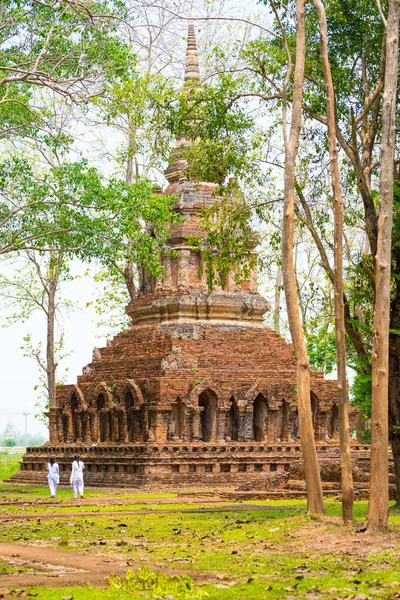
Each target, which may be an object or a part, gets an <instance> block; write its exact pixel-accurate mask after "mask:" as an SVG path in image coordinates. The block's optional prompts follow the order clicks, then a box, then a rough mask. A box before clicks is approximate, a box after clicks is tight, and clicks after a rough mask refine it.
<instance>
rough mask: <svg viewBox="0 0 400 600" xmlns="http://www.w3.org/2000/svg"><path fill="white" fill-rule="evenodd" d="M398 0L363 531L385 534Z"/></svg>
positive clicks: (388, 91) (390, 24)
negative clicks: (369, 450)
mask: <svg viewBox="0 0 400 600" xmlns="http://www.w3.org/2000/svg"><path fill="white" fill-rule="evenodd" d="M399 12H400V0H390V1H389V14H388V20H387V26H386V70H385V87H384V93H383V104H382V143H381V176H380V211H379V221H378V244H377V252H376V283H375V312H374V337H373V348H372V418H371V479H370V491H369V507H368V532H369V533H376V532H378V531H386V530H387V528H388V510H389V477H388V441H389V440H388V395H389V323H390V272H391V268H390V267H391V258H392V222H393V174H394V149H395V139H396V121H395V118H396V92H397V74H398V41H399Z"/></svg>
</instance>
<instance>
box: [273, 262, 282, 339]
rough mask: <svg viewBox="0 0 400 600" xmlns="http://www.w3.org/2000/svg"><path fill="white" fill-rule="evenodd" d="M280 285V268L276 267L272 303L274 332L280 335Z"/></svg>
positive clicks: (279, 266)
mask: <svg viewBox="0 0 400 600" xmlns="http://www.w3.org/2000/svg"><path fill="white" fill-rule="evenodd" d="M281 285H282V266H281V265H278V272H277V274H276V282H275V303H274V330H275V331H276V332H277V333H280V329H281V327H280V320H281Z"/></svg>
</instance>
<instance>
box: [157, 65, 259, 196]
mask: <svg viewBox="0 0 400 600" xmlns="http://www.w3.org/2000/svg"><path fill="white" fill-rule="evenodd" d="M241 87H242V81H241V80H239V81H238V80H235V79H234V78H233V77H232V76H230V75H229V74H224V75H221V76H220V77H219V78H218V79H217V81H216V82H215V84H214V85H212V86H211V85H206V84H203V85H201V86H200V85H196V84H194V83H193V81H191V82H188V83H187V84H186V85H185V86H184V88H183V90H182V91H181V93H180V94H179V96H178V101H177V102H176V103H170V104H169V105H168V106H167V107H166V108H167V119H166V125H167V127H168V128H169V129H170V131H171V132H172V134H173V135H174V136H176V137H178V138H181V139H183V140H184V142H183V143H182V144H181V145H180V146H179V148H178V149H177V150H176V151H175V156H176V157H177V158H178V157H179V158H180V159H184V160H185V161H186V168H185V172H186V175H187V176H188V177H190V178H191V179H194V180H200V181H208V182H212V183H218V184H220V185H222V184H224V183H225V182H226V179H227V177H229V176H230V177H237V178H239V179H241V181H245V182H247V183H249V184H250V183H251V184H254V183H256V182H258V183H261V182H262V181H263V180H264V178H263V174H262V172H261V171H260V168H259V158H260V156H261V152H262V149H263V146H264V143H265V139H264V136H263V135H262V133H261V132H260V131H259V130H258V129H257V127H256V125H255V121H254V117H253V115H252V113H251V112H250V111H249V110H248V107H247V105H246V103H245V101H242V102H237V101H236V100H238V99H239V98H240V96H241V93H240V90H241Z"/></svg>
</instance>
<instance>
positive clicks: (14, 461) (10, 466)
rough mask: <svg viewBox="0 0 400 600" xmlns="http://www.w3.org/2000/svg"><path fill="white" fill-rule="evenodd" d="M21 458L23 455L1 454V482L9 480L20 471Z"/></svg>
mask: <svg viewBox="0 0 400 600" xmlns="http://www.w3.org/2000/svg"><path fill="white" fill-rule="evenodd" d="M21 458H22V454H11V453H8V452H0V481H5V480H6V479H9V478H10V477H11V475H14V473H16V472H17V471H18V469H19V461H20V459H21Z"/></svg>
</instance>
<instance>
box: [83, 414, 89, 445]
mask: <svg viewBox="0 0 400 600" xmlns="http://www.w3.org/2000/svg"><path fill="white" fill-rule="evenodd" d="M82 419H83V420H84V422H85V435H84V439H83V441H84V442H85V443H88V442H90V437H91V436H90V418H89V413H88V412H87V410H85V412H83V413H82Z"/></svg>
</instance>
